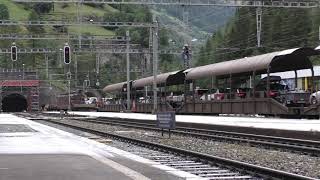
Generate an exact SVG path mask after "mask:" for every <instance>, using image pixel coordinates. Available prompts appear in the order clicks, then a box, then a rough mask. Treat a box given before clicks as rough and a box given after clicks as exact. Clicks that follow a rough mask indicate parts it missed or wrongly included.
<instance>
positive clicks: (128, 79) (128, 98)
mask: <svg viewBox="0 0 320 180" xmlns="http://www.w3.org/2000/svg"><path fill="white" fill-rule="evenodd" d="M129 42H130V37H129V31H127V32H126V47H127V51H126V52H127V53H126V55H127V110H128V111H130V109H131V108H130V105H131V102H130V100H131V99H130V55H129V48H130V45H129Z"/></svg>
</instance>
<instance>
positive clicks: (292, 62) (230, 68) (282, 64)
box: [186, 48, 319, 80]
mask: <svg viewBox="0 0 320 180" xmlns="http://www.w3.org/2000/svg"><path fill="white" fill-rule="evenodd" d="M316 54H319V51H316V50H315V49H313V48H295V49H288V50H284V51H278V52H272V53H267V54H262V55H259V56H253V57H245V58H241V59H236V60H232V61H225V62H220V63H215V64H209V65H206V66H199V67H196V68H193V69H192V70H190V72H188V73H187V74H186V79H187V80H195V79H200V78H204V77H210V76H227V75H230V74H248V73H251V72H253V71H255V72H256V74H262V73H266V72H267V69H268V67H269V70H270V72H283V71H289V70H300V69H308V68H312V63H311V62H310V60H309V58H308V57H309V56H312V55H316Z"/></svg>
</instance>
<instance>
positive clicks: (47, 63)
mask: <svg viewBox="0 0 320 180" xmlns="http://www.w3.org/2000/svg"><path fill="white" fill-rule="evenodd" d="M44 59H45V61H46V79H49V57H48V55H47V54H44Z"/></svg>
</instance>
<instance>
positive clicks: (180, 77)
mask: <svg viewBox="0 0 320 180" xmlns="http://www.w3.org/2000/svg"><path fill="white" fill-rule="evenodd" d="M184 79H185V74H184V70H181V71H173V72H168V73H163V74H159V75H157V80H156V82H157V84H158V85H168V86H169V85H175V84H182V83H183V82H184ZM152 84H153V76H149V77H146V78H142V79H138V80H135V81H133V84H132V87H133V88H141V87H144V86H148V85H152Z"/></svg>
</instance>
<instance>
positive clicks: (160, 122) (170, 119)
mask: <svg viewBox="0 0 320 180" xmlns="http://www.w3.org/2000/svg"><path fill="white" fill-rule="evenodd" d="M157 127H158V128H161V136H163V129H168V130H169V138H170V137H171V131H170V130H171V129H175V128H176V114H175V112H174V111H168V112H158V113H157Z"/></svg>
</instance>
